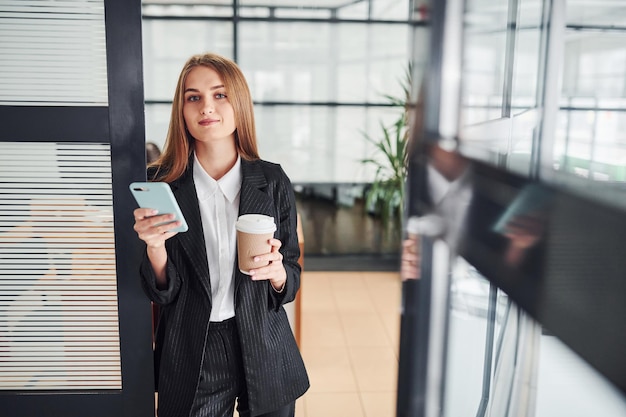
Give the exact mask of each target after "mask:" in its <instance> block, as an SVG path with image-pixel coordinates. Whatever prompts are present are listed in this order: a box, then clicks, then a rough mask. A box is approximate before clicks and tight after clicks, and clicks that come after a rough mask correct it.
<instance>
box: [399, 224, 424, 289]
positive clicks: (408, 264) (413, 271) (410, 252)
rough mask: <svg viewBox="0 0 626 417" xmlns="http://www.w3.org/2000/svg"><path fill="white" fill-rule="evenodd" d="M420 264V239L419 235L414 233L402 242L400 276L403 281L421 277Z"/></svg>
mask: <svg viewBox="0 0 626 417" xmlns="http://www.w3.org/2000/svg"><path fill="white" fill-rule="evenodd" d="M420 264H421V248H420V240H419V237H418V236H416V235H413V236H410V237H409V238H407V239H405V240H404V241H403V242H402V258H401V265H400V278H401V279H402V281H406V280H409V279H419V278H420Z"/></svg>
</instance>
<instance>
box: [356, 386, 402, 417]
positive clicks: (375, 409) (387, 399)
mask: <svg viewBox="0 0 626 417" xmlns="http://www.w3.org/2000/svg"><path fill="white" fill-rule="evenodd" d="M361 403H362V405H363V410H364V411H365V417H395V415H396V393H395V391H393V392H361Z"/></svg>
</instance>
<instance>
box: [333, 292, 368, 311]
mask: <svg viewBox="0 0 626 417" xmlns="http://www.w3.org/2000/svg"><path fill="white" fill-rule="evenodd" d="M332 296H333V298H334V300H335V305H336V306H337V311H339V312H349V313H375V312H376V308H375V307H374V304H373V302H372V298H371V297H370V295H369V292H368V291H367V289H366V288H364V287H363V286H361V287H355V288H352V289H347V288H346V289H343V288H341V289H335V290H333V291H332Z"/></svg>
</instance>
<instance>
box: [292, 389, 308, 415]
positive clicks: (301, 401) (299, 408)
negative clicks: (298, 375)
mask: <svg viewBox="0 0 626 417" xmlns="http://www.w3.org/2000/svg"><path fill="white" fill-rule="evenodd" d="M305 395H306V394H305ZM305 403H306V398H305V397H304V396H302V397H300V398H298V399H297V400H296V415H295V416H294V417H307V415H306V404H305Z"/></svg>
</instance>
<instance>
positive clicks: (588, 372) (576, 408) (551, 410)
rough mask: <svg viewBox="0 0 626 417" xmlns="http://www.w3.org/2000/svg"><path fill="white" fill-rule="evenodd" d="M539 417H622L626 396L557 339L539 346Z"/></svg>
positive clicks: (545, 340)
mask: <svg viewBox="0 0 626 417" xmlns="http://www.w3.org/2000/svg"><path fill="white" fill-rule="evenodd" d="M538 349H539V369H538V377H537V407H536V414H535V416H536V417H553V416H568V417H588V416H602V417H623V416H626V397H625V396H624V394H623V393H620V392H619V391H618V390H617V389H616V388H615V387H614V386H613V385H611V384H610V383H609V382H607V380H606V379H605V378H604V377H603V376H602V375H600V374H599V373H598V372H597V371H596V370H595V369H593V368H592V367H591V366H589V365H588V364H587V363H586V362H585V361H583V360H582V359H581V358H580V357H579V356H578V355H577V354H576V353H574V352H573V351H572V350H571V349H570V348H568V347H567V346H566V345H565V344H563V343H562V342H561V341H560V340H559V339H557V338H556V337H555V336H550V335H549V334H543V335H542V336H541V341H540V344H539V347H538Z"/></svg>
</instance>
